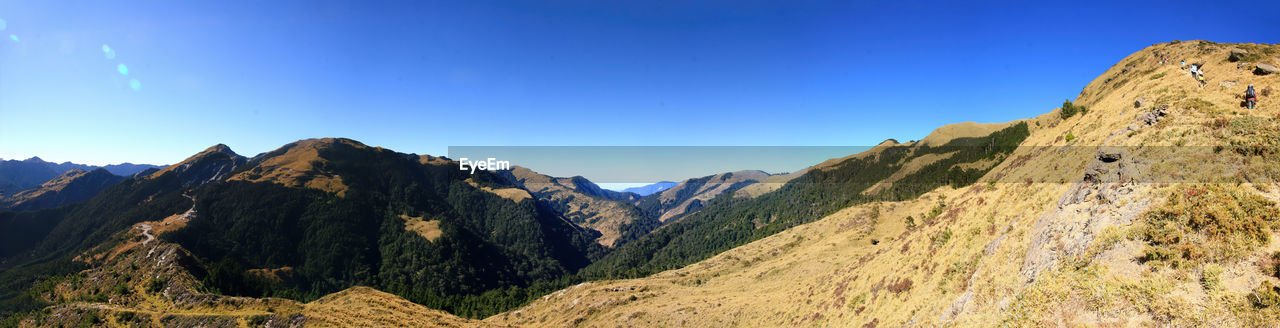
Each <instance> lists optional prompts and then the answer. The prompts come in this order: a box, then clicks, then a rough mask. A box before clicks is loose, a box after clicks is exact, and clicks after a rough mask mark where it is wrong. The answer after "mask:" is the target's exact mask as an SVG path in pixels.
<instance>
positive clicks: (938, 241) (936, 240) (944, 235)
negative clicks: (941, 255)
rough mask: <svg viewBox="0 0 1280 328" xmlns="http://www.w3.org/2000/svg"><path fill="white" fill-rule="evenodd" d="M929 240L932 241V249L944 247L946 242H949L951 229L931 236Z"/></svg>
mask: <svg viewBox="0 0 1280 328" xmlns="http://www.w3.org/2000/svg"><path fill="white" fill-rule="evenodd" d="M931 240H932V241H933V247H939V246H942V245H946V244H947V241H948V240H951V229H947V230H943V231H940V232H938V234H936V235H933V237H932V238H931Z"/></svg>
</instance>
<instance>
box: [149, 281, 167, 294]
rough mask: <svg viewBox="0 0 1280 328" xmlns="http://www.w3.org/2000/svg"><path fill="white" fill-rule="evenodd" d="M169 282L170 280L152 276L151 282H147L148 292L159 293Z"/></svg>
mask: <svg viewBox="0 0 1280 328" xmlns="http://www.w3.org/2000/svg"><path fill="white" fill-rule="evenodd" d="M167 283H168V281H165V280H164V279H160V278H151V282H149V283H147V292H148V293H151V294H155V293H159V292H160V291H162V290H164V285H165V284H167Z"/></svg>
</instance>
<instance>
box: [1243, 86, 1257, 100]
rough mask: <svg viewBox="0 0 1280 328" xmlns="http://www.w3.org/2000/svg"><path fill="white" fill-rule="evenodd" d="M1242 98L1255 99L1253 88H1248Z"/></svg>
mask: <svg viewBox="0 0 1280 328" xmlns="http://www.w3.org/2000/svg"><path fill="white" fill-rule="evenodd" d="M1244 96H1245V97H1247V98H1253V97H1257V94H1255V93H1253V88H1249V89H1248V90H1245V91H1244Z"/></svg>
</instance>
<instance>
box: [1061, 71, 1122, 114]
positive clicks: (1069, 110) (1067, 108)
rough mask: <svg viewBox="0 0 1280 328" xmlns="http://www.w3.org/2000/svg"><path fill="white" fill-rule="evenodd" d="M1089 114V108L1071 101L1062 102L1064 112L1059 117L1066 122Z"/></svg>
mask: <svg viewBox="0 0 1280 328" xmlns="http://www.w3.org/2000/svg"><path fill="white" fill-rule="evenodd" d="M1125 81H1128V80H1125ZM1119 84H1120V83H1117V85H1119ZM1087 113H1089V108H1086V107H1084V106H1079V105H1076V104H1073V103H1071V101H1070V100H1064V101H1062V111H1059V112H1058V115H1060V116H1062V119H1064V120H1065V119H1068V118H1071V117H1072V116H1075V115H1076V114H1081V115H1084V114H1087Z"/></svg>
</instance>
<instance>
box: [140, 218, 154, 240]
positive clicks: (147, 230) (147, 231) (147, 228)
mask: <svg viewBox="0 0 1280 328" xmlns="http://www.w3.org/2000/svg"><path fill="white" fill-rule="evenodd" d="M138 229H142V235H143V236H147V240H143V241H142V244H143V245H146V244H147V243H149V242H151V241H152V240H156V236H154V235H152V234H151V225H150V224H146V223H143V224H140V225H138Z"/></svg>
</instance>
